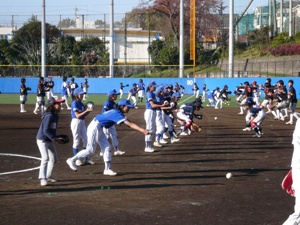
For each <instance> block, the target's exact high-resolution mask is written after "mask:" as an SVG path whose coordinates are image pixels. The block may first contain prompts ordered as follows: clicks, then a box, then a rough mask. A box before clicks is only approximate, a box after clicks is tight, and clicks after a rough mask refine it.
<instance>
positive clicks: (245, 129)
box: [243, 127, 251, 131]
mask: <svg viewBox="0 0 300 225" xmlns="http://www.w3.org/2000/svg"><path fill="white" fill-rule="evenodd" d="M243 131H251V127H245V128H244V129H243Z"/></svg>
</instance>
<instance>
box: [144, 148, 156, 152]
mask: <svg viewBox="0 0 300 225" xmlns="http://www.w3.org/2000/svg"><path fill="white" fill-rule="evenodd" d="M145 152H155V149H153V148H145Z"/></svg>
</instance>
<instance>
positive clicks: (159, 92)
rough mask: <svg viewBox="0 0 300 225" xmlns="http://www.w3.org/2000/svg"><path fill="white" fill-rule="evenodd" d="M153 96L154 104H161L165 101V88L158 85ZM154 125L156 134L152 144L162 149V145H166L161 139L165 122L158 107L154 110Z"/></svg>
mask: <svg viewBox="0 0 300 225" xmlns="http://www.w3.org/2000/svg"><path fill="white" fill-rule="evenodd" d="M155 95H156V102H157V103H158V104H163V103H164V101H165V88H164V86H163V85H160V86H158V87H157V88H156V90H155ZM168 104H169V102H168ZM155 124H156V134H155V141H154V143H153V146H155V147H162V144H167V143H168V142H167V141H165V140H164V139H163V138H162V136H163V133H164V131H165V121H164V117H163V111H162V108H160V107H158V108H156V117H155Z"/></svg>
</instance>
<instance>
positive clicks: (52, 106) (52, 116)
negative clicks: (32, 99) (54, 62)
mask: <svg viewBox="0 0 300 225" xmlns="http://www.w3.org/2000/svg"><path fill="white" fill-rule="evenodd" d="M64 101H65V100H64V99H58V100H55V98H51V99H49V101H48V107H47V109H46V111H45V113H43V114H42V123H41V125H40V128H39V130H38V133H37V136H36V143H37V146H38V148H39V150H40V153H41V158H42V160H41V165H40V170H39V179H40V183H41V186H46V185H47V184H48V183H47V182H56V181H57V179H55V178H53V177H52V173H53V169H54V165H55V164H56V163H57V153H56V148H55V145H54V142H56V143H59V144H62V142H61V139H60V138H59V137H58V136H57V135H56V129H57V124H58V119H59V117H58V114H59V112H60V108H61V103H62V102H64Z"/></svg>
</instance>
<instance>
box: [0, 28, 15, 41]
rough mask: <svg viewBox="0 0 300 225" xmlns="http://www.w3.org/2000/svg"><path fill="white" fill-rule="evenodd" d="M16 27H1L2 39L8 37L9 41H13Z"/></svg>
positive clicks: (0, 36)
mask: <svg viewBox="0 0 300 225" xmlns="http://www.w3.org/2000/svg"><path fill="white" fill-rule="evenodd" d="M15 29H16V28H15V27H0V40H1V39H6V40H8V41H11V39H12V37H13V32H14V31H15Z"/></svg>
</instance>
